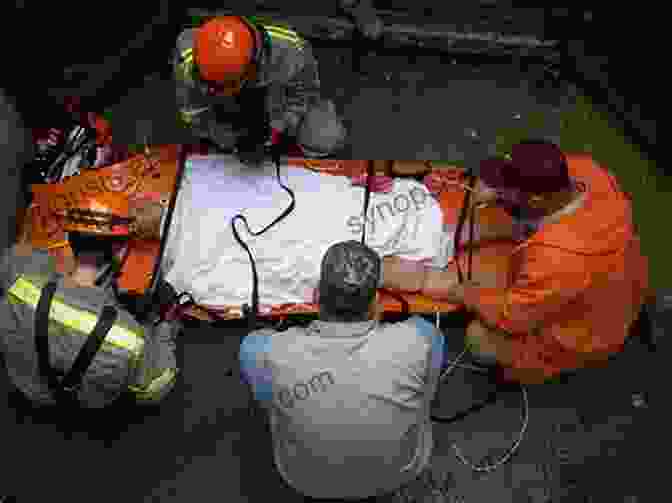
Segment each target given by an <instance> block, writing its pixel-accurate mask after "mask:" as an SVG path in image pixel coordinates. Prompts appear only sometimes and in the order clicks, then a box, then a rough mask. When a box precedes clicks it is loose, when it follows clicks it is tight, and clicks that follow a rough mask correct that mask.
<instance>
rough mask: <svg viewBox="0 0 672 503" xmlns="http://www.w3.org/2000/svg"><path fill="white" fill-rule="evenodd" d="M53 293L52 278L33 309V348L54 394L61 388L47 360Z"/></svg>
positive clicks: (42, 372)
mask: <svg viewBox="0 0 672 503" xmlns="http://www.w3.org/2000/svg"><path fill="white" fill-rule="evenodd" d="M54 293H56V282H55V281H53V280H52V281H49V282H48V283H47V284H46V286H45V287H44V288H43V289H42V294H41V295H40V300H39V301H38V303H37V308H36V309H35V349H36V350H37V362H38V366H39V370H40V374H41V375H42V376H43V377H44V378H46V379H47V384H48V385H49V389H50V390H51V392H52V393H53V394H54V395H56V394H57V393H58V391H59V390H60V388H61V383H60V382H59V380H58V375H57V373H56V371H55V370H54V369H53V367H52V366H51V363H50V362H49V360H50V358H49V308H50V307H51V300H52V299H53V297H54Z"/></svg>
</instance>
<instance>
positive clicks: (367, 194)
mask: <svg viewBox="0 0 672 503" xmlns="http://www.w3.org/2000/svg"><path fill="white" fill-rule="evenodd" d="M372 183H373V161H367V164H366V185H365V188H364V216H363V218H364V225H362V244H366V213H367V212H368V211H369V200H370V199H371V184H372Z"/></svg>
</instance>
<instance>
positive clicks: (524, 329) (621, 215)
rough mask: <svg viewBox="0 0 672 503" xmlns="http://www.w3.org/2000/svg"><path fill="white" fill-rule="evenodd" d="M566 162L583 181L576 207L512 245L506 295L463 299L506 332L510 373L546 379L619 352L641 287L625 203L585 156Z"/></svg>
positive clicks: (643, 263)
mask: <svg viewBox="0 0 672 503" xmlns="http://www.w3.org/2000/svg"><path fill="white" fill-rule="evenodd" d="M567 160H568V164H569V170H570V176H572V177H573V178H574V179H575V180H576V181H578V182H583V184H585V187H586V198H585V201H584V204H583V206H582V207H581V208H579V209H577V210H576V211H575V212H574V213H572V214H568V215H565V216H563V217H561V218H560V219H559V220H557V221H556V222H555V223H548V224H545V225H544V226H542V227H541V229H540V230H539V231H538V232H537V233H536V234H534V235H533V236H532V237H530V239H528V240H527V241H525V242H523V243H521V244H520V245H519V246H518V247H516V249H515V250H514V252H513V255H512V256H511V263H510V270H509V280H508V285H509V286H508V288H507V289H506V290H499V289H485V288H471V289H468V290H469V291H468V292H466V295H465V301H466V303H467V305H472V306H474V307H475V308H476V309H477V310H478V311H479V312H480V313H481V314H482V315H483V317H484V318H485V321H486V322H489V323H490V324H491V325H493V326H497V327H499V328H501V329H503V330H505V331H506V332H508V333H510V334H513V339H514V340H515V342H514V347H515V350H514V352H515V358H514V359H515V360H516V361H515V362H514V365H513V367H514V369H513V371H514V373H515V371H516V369H519V370H524V369H530V368H536V369H539V370H542V371H543V373H544V375H545V376H547V377H548V376H551V375H554V374H556V373H557V372H558V371H560V370H562V369H570V368H578V367H582V366H584V365H585V364H587V363H588V362H590V361H592V360H596V359H597V360H600V359H604V358H605V357H606V356H607V355H609V354H611V353H614V352H616V351H618V350H620V348H621V347H622V344H623V342H624V340H625V338H626V337H627V333H628V330H629V327H630V325H631V324H632V322H633V321H634V320H635V319H636V318H637V316H638V314H639V312H640V310H641V306H642V304H643V302H644V297H645V295H646V291H647V289H648V261H647V260H646V258H645V257H643V256H642V255H641V249H640V243H639V238H638V237H637V236H636V235H635V231H634V228H633V222H632V207H631V203H630V200H629V198H628V197H627V196H626V195H625V194H624V193H623V192H622V191H621V189H620V187H619V186H618V183H617V182H616V180H615V178H614V177H613V176H612V175H611V174H610V173H609V172H608V171H607V170H605V169H603V168H601V167H600V166H599V165H597V163H595V162H594V161H593V160H592V158H591V157H589V156H585V155H568V156H567Z"/></svg>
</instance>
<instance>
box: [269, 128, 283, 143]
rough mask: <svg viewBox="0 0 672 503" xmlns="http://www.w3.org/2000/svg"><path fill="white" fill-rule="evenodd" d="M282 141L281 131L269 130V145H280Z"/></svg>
mask: <svg viewBox="0 0 672 503" xmlns="http://www.w3.org/2000/svg"><path fill="white" fill-rule="evenodd" d="M282 140H283V134H282V131H280V130H279V129H275V128H271V145H280V144H281V143H282Z"/></svg>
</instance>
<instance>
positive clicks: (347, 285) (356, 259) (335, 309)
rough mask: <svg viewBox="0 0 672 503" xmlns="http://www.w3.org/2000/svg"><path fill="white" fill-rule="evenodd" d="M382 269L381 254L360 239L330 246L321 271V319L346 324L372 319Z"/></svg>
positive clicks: (323, 259)
mask: <svg viewBox="0 0 672 503" xmlns="http://www.w3.org/2000/svg"><path fill="white" fill-rule="evenodd" d="M380 269H381V260H380V257H379V256H378V254H377V253H376V252H375V251H374V250H372V249H371V248H369V247H368V246H366V245H363V244H362V243H360V242H358V241H345V242H341V243H336V244H335V245H332V246H331V247H329V249H328V250H327V252H326V253H325V254H324V257H323V258H322V268H321V272H320V285H319V293H320V300H319V303H320V318H321V319H322V320H324V321H341V322H346V323H347V322H359V321H366V320H368V319H369V306H370V305H371V301H372V300H373V299H374V297H375V295H376V289H377V287H378V280H379V278H380Z"/></svg>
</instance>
